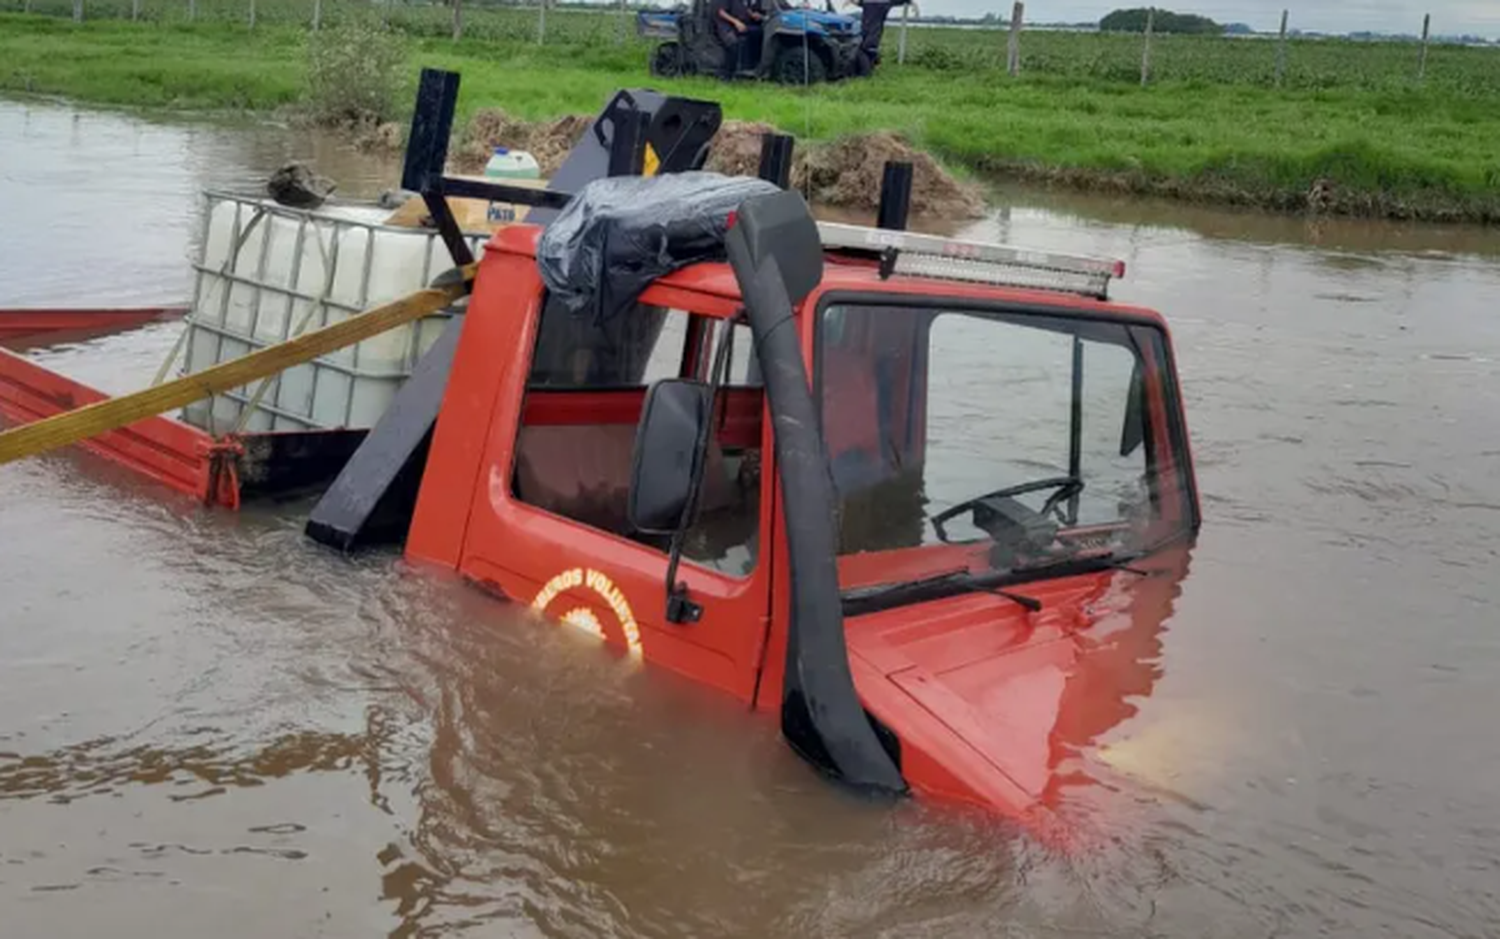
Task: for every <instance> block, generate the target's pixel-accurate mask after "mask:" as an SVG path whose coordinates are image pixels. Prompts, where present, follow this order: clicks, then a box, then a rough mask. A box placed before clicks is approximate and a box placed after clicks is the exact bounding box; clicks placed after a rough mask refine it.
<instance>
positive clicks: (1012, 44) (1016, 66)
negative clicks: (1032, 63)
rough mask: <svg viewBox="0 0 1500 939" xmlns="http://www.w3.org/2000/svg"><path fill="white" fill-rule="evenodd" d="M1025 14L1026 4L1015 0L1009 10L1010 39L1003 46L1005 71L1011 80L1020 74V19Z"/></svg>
mask: <svg viewBox="0 0 1500 939" xmlns="http://www.w3.org/2000/svg"><path fill="white" fill-rule="evenodd" d="M1025 12H1026V4H1024V3H1022V2H1021V0H1016V4H1015V6H1013V7H1011V8H1010V39H1009V41H1007V42H1006V44H1005V70H1006V71H1007V72H1009V73H1010V77H1011V78H1015V77H1016V76H1017V75H1019V74H1021V17H1022V15H1023V14H1025Z"/></svg>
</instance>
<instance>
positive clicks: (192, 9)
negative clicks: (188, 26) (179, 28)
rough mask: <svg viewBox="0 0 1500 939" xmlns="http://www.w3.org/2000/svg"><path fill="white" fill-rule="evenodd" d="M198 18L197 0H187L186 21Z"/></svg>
mask: <svg viewBox="0 0 1500 939" xmlns="http://www.w3.org/2000/svg"><path fill="white" fill-rule="evenodd" d="M197 18H198V0H188V22H189V23H191V22H193V21H194V20H196V19H197Z"/></svg>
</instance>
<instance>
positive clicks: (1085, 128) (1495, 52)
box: [0, 0, 1500, 222]
mask: <svg viewBox="0 0 1500 939" xmlns="http://www.w3.org/2000/svg"><path fill="white" fill-rule="evenodd" d="M84 4H85V6H84V22H83V23H81V24H77V23H74V22H72V20H71V14H72V11H73V4H72V0H0V10H4V9H6V8H7V7H8V8H9V9H11V10H19V9H20V8H22V7H23V6H28V5H29V7H30V9H31V10H32V11H33V15H29V16H28V15H24V14H19V13H11V14H6V13H4V12H0V89H5V88H8V89H12V90H30V91H34V92H45V93H57V94H63V95H69V96H73V97H76V98H79V99H83V100H92V101H100V102H108V103H115V104H128V105H144V106H153V107H169V108H179V109H180V108H188V109H195V108H196V109H205V108H236V109H252V110H271V109H276V108H285V107H295V106H297V105H298V104H299V102H301V101H302V99H303V97H304V95H305V94H306V81H305V75H306V68H307V61H308V52H307V36H308V26H309V24H310V23H311V20H312V15H313V14H312V10H313V3H312V0H257V2H256V5H255V12H256V27H255V29H254V30H251V29H250V28H249V7H250V3H249V0H195V2H194V4H193V8H192V16H193V20H192V21H191V22H189V4H188V0H170V2H167V0H139V2H138V3H137V4H134V5H133V3H132V0H84ZM133 10H134V11H135V14H136V15H137V16H138V17H139V19H140V22H138V23H132V22H129V20H130V17H131V16H132V12H133ZM37 14H42V15H37ZM321 17H322V22H323V25H324V27H325V29H326V28H329V27H332V26H336V25H337V24H338V23H340V22H346V21H348V20H351V19H355V18H358V19H361V20H366V21H376V22H381V21H383V22H385V23H387V24H388V25H389V27H390V28H391V29H392V30H394V31H396V33H397V34H398V35H399V36H401V37H404V38H402V40H401V42H402V43H403V45H404V48H405V50H406V51H405V55H406V59H407V72H408V73H409V74H410V75H411V76H412V77H414V76H415V73H416V70H417V68H418V67H419V66H421V65H438V66H441V67H445V68H452V69H455V70H457V71H460V72H462V73H463V76H464V79H463V88H464V93H463V96H462V99H461V102H460V109H461V111H462V112H465V113H467V112H469V111H472V110H473V109H475V108H477V107H481V106H499V107H503V108H504V109H505V110H507V111H509V112H511V113H513V114H516V115H518V116H521V117H526V118H544V117H553V116H558V115H560V114H563V113H592V112H593V111H595V110H596V109H597V108H598V107H599V105H600V104H601V103H602V102H603V101H604V100H605V98H606V97H607V96H608V95H609V94H610V93H611V92H612V91H613V90H614V89H616V88H619V87H622V86H629V85H643V84H651V85H656V86H663V85H664V86H666V87H668V88H670V89H672V90H678V91H680V92H682V93H685V94H690V95H694V96H698V97H713V98H716V99H718V100H720V101H721V102H723V104H724V107H725V112H726V115H727V116H728V117H730V118H739V119H747V120H764V121H768V122H771V123H773V124H776V125H778V126H780V127H782V128H784V129H786V130H788V131H791V132H793V133H796V134H798V135H799V136H812V137H814V138H822V139H828V138H832V137H837V136H840V135H844V134H850V133H857V132H862V131H872V130H894V131H898V132H901V133H903V134H905V135H907V136H908V137H909V138H910V139H912V140H913V142H915V143H917V144H918V145H920V146H923V147H926V148H928V149H929V150H931V151H933V152H934V153H935V154H937V155H938V156H939V157H940V158H942V159H944V160H945V161H947V162H948V163H950V165H954V166H956V167H964V168H967V169H970V170H973V171H977V172H981V173H993V174H1001V175H1010V176H1020V177H1024V178H1030V179H1040V180H1048V181H1056V182H1059V183H1065V184H1068V185H1076V186H1084V187H1090V186H1092V187H1104V188H1108V189H1110V190H1111V191H1126V192H1150V193H1158V194H1166V195H1171V196H1176V197H1180V198H1185V199H1196V200H1202V201H1214V202H1225V203H1240V204H1256V205H1263V206H1266V207H1270V208H1276V209H1283V210H1288V211H1302V210H1305V209H1307V208H1308V205H1309V200H1308V193H1309V191H1311V190H1316V191H1317V192H1319V193H1320V194H1321V195H1320V199H1321V202H1320V205H1319V207H1320V208H1322V209H1324V210H1328V211H1336V212H1351V213H1358V214H1369V215H1388V216H1393V217H1415V218H1440V219H1469V220H1476V221H1486V222H1493V221H1500V145H1497V144H1496V141H1500V49H1495V48H1466V47H1457V46H1441V45H1434V46H1433V47H1432V48H1431V49H1430V51H1429V54H1428V57H1427V61H1426V69H1425V75H1424V76H1423V77H1422V78H1421V79H1420V80H1419V78H1418V62H1419V59H1420V50H1419V47H1418V46H1417V45H1416V44H1414V43H1355V42H1346V41H1316V40H1295V41H1292V42H1290V43H1289V44H1288V48H1287V53H1286V69H1285V74H1284V78H1283V81H1282V82H1281V83H1280V84H1279V85H1278V83H1277V81H1276V62H1277V50H1276V42H1275V41H1274V40H1264V39H1233V38H1219V37H1188V36H1157V37H1155V40H1154V44H1153V51H1152V68H1151V81H1150V84H1149V86H1148V87H1145V88H1143V87H1141V71H1140V69H1141V43H1142V37H1141V36H1139V35H1122V34H1089V33H1063V32H1045V31H1030V32H1026V33H1025V34H1024V35H1023V37H1022V59H1021V76H1020V77H1019V78H1011V77H1010V76H1008V75H1007V74H1006V73H1005V71H1004V59H1005V39H1006V37H1005V34H1004V33H1003V32H1001V31H990V30H964V29H944V28H934V27H921V28H912V29H911V30H910V33H909V37H908V43H907V61H906V63H905V64H904V65H899V64H897V63H896V61H895V58H896V56H895V47H896V42H897V38H896V30H895V28H891V29H888V30H887V34H886V35H887V39H886V57H887V61H886V64H885V65H884V66H882V69H881V71H880V73H879V74H877V75H876V76H875V77H874V78H872V79H867V80H861V81H851V82H843V83H839V84H835V85H820V86H814V87H813V88H811V89H807V90H803V89H797V88H785V87H779V86H774V85H762V84H753V83H751V84H746V83H740V84H735V85H732V86H726V85H722V84H719V83H717V82H714V81H710V80H706V79H693V80H681V81H672V82H661V81H657V80H653V79H651V78H650V77H649V76H648V74H647V70H646V63H647V60H648V57H649V54H650V48H651V47H650V45H649V44H648V43H646V42H643V41H641V40H639V39H637V38H636V37H635V36H634V26H633V13H630V14H625V15H622V14H621V13H620V12H618V11H617V10H608V11H581V10H576V9H549V10H548V11H547V13H546V24H545V36H544V41H543V42H539V41H538V39H539V35H540V31H539V26H540V24H539V11H538V9H537V8H536V7H477V6H470V7H466V8H465V9H464V11H463V33H464V38H463V39H462V41H460V42H457V43H455V42H453V41H452V39H451V31H452V10H451V8H449V7H443V6H416V5H401V4H396V5H382V4H379V3H368V4H365V3H358V4H357V3H351V2H349V0H325V2H324V3H323V4H322V8H321ZM894 25H895V24H893V27H894ZM405 100H406V99H405V98H401V101H402V103H404V102H405ZM398 116H399V115H398Z"/></svg>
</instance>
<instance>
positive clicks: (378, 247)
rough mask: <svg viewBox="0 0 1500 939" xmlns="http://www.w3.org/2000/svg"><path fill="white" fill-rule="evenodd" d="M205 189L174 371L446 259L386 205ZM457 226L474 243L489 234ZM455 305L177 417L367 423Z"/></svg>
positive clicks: (362, 301) (290, 330)
mask: <svg viewBox="0 0 1500 939" xmlns="http://www.w3.org/2000/svg"><path fill="white" fill-rule="evenodd" d="M205 198H206V206H205V211H204V216H203V227H202V231H201V237H200V239H199V245H198V254H197V257H196V259H195V260H194V262H193V270H194V289H193V300H192V305H191V308H190V310H189V313H188V316H187V318H186V325H185V328H184V335H183V339H182V341H181V343H180V347H179V350H177V351H175V352H174V360H175V359H176V358H177V357H178V356H179V355H180V357H181V360H182V361H181V367H180V369H179V373H180V374H190V373H193V372H197V371H201V370H202V369H204V368H207V367H209V366H212V365H216V364H218V363H219V362H222V361H226V360H228V359H232V358H236V357H238V356H241V355H245V354H247V353H249V352H253V351H256V350H259V349H263V348H265V347H267V346H271V345H275V344H277V343H280V342H285V341H286V340H288V339H291V338H294V337H295V336H297V335H298V334H300V333H302V332H305V331H307V330H310V329H317V328H319V327H321V326H326V325H328V324H329V323H333V322H337V321H339V320H342V319H345V318H347V317H349V316H353V315H356V314H358V313H360V312H361V311H363V310H365V309H368V308H369V307H370V306H371V305H372V304H379V303H382V302H385V301H388V300H391V299H394V298H396V297H399V296H402V295H404V294H407V293H410V292H412V291H414V290H419V289H421V288H422V287H424V286H426V285H427V284H428V283H429V282H430V281H431V280H432V278H433V277H434V276H436V275H437V274H438V273H440V272H441V271H443V270H445V269H446V268H447V267H448V266H449V265H450V263H451V262H450V260H449V257H448V249H447V247H446V246H445V245H444V242H443V239H442V236H441V235H440V234H439V233H438V232H437V231H436V230H434V229H430V228H408V227H399V226H393V225H389V224H385V219H386V218H387V217H388V216H389V215H390V211H389V210H386V209H383V208H381V207H380V206H378V205H375V204H373V203H341V204H337V205H331V206H325V207H322V208H319V209H300V208H292V207H288V206H284V205H280V204H278V203H276V202H274V201H271V200H269V199H265V198H261V197H258V196H251V195H245V194H238V193H231V192H223V191H210V192H207V193H205ZM463 237H464V239H465V240H466V241H467V242H468V243H469V246H470V249H471V250H473V251H475V252H477V251H478V250H479V248H480V246H481V245H482V244H483V243H484V241H485V240H486V239H487V238H488V237H489V235H488V233H471V232H466V233H463ZM454 312H455V310H454V309H453V308H450V309H447V310H444V311H442V312H441V313H439V314H436V315H434V316H431V317H427V318H425V319H423V320H419V321H418V322H416V323H413V324H411V325H410V326H407V327H402V328H400V329H398V330H394V331H392V332H391V333H389V334H386V335H382V336H378V337H375V338H373V339H371V340H366V341H365V342H362V343H359V344H357V345H354V346H351V347H349V348H347V349H343V350H340V351H339V352H337V353H333V354H330V355H326V356H321V357H319V358H317V359H315V360H313V361H312V362H310V363H307V364H306V365H302V366H297V367H296V368H294V369H289V370H288V371H287V372H285V373H283V374H281V375H278V376H276V377H274V378H271V379H267V380H266V381H264V382H260V383H257V384H255V385H252V386H247V387H242V388H238V389H235V390H233V391H231V392H228V393H226V394H223V395H218V396H215V397H214V398H212V399H208V400H205V401H202V402H198V403H197V404H194V405H190V406H189V407H187V408H186V409H184V411H183V414H182V419H183V420H184V421H185V422H187V423H189V424H192V425H194V426H196V427H200V428H203V429H205V430H208V431H209V432H211V433H215V434H220V433H225V432H239V431H280V430H319V429H332V428H353V429H365V428H368V427H370V426H372V425H373V424H374V423H375V421H376V420H378V418H379V416H380V414H381V413H383V412H384V410H385V408H386V407H387V406H388V404H389V403H390V400H391V399H392V398H393V397H394V396H395V393H396V391H397V390H398V389H399V388H400V387H401V385H402V383H404V382H405V381H406V379H407V378H408V377H409V376H410V374H411V371H412V368H413V367H414V366H415V364H416V362H417V360H418V359H420V358H421V356H422V354H423V353H424V352H425V351H426V350H427V348H428V347H430V346H431V345H432V343H433V342H434V341H435V340H436V339H437V336H438V334H439V333H440V332H441V330H442V328H443V325H444V324H445V323H446V322H447V321H448V319H450V318H451V316H452V315H453V313H454ZM165 371H166V368H165V367H164V369H163V373H165Z"/></svg>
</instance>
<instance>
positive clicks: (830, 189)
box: [792, 131, 984, 218]
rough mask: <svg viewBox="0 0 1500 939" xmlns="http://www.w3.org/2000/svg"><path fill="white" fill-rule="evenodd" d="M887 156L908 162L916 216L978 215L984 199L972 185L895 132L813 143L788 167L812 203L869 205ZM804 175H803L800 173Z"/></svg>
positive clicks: (876, 196) (868, 207)
mask: <svg viewBox="0 0 1500 939" xmlns="http://www.w3.org/2000/svg"><path fill="white" fill-rule="evenodd" d="M888 160H896V161H901V162H906V163H910V164H911V165H912V188H911V211H912V213H913V214H915V215H941V216H946V217H950V218H977V217H978V216H980V215H983V214H984V199H983V197H982V196H981V195H980V193H979V191H978V190H977V188H976V187H974V186H972V185H970V184H968V183H965V182H963V181H961V180H959V179H957V178H955V177H954V176H953V175H952V174H951V173H949V172H948V171H947V170H945V169H943V167H942V166H941V165H940V164H939V163H938V161H937V160H935V159H933V157H932V156H931V154H928V153H925V152H923V151H921V150H918V149H916V148H915V147H913V146H912V145H911V144H910V143H908V142H907V141H906V140H905V139H904V138H902V137H901V136H899V135H897V134H892V133H888V132H885V131H879V132H876V133H873V134H857V135H855V136H852V137H845V138H843V139H841V140H837V141H835V142H833V143H830V144H826V145H824V146H820V147H814V148H813V149H812V151H811V152H810V153H809V154H808V159H807V160H806V162H805V164H804V163H802V162H800V161H799V163H798V165H797V166H796V167H795V169H794V171H793V174H792V175H793V180H792V181H793V183H794V184H796V185H797V186H798V188H804V187H805V189H806V191H807V192H809V194H810V197H811V201H812V202H814V203H818V204H822V205H829V206H837V207H839V208H847V209H866V210H873V209H875V208H876V207H877V206H878V205H879V203H880V182H881V178H882V176H883V175H884V172H885V164H886V161H888ZM803 174H805V175H803Z"/></svg>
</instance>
